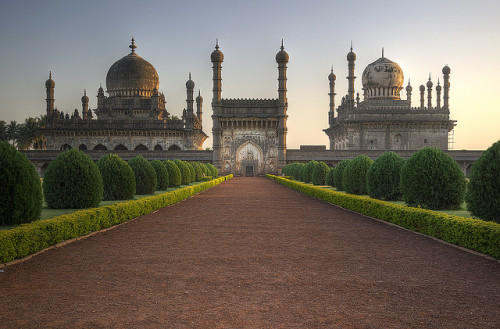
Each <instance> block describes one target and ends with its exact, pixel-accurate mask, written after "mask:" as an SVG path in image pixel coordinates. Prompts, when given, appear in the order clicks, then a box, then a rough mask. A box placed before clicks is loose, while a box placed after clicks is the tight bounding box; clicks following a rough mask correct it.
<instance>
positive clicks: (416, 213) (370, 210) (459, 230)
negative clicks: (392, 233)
mask: <svg viewBox="0 0 500 329" xmlns="http://www.w3.org/2000/svg"><path fill="white" fill-rule="evenodd" d="M267 177H268V178H271V179H273V180H275V181H276V182H278V183H280V184H282V185H285V186H288V187H290V188H293V189H295V190H297V191H300V192H302V193H304V194H306V195H309V196H312V197H314V198H317V199H320V200H323V201H326V202H329V203H332V204H335V205H338V206H340V207H342V208H345V209H349V210H353V211H356V212H358V213H361V214H364V215H367V216H370V217H374V218H378V219H381V220H384V221H387V222H391V223H394V224H396V225H399V226H402V227H405V228H407V229H410V230H412V231H415V232H419V233H422V234H426V235H429V236H432V237H435V238H438V239H441V240H444V241H446V242H449V243H452V244H455V245H458V246H461V247H465V248H469V249H472V250H476V251H479V252H481V253H484V254H487V255H490V256H493V257H495V258H497V259H500V224H497V223H494V222H487V221H483V220H479V219H474V218H464V217H459V216H453V215H448V214H445V213H441V212H438V211H432V210H426V209H420V208H412V207H407V206H402V205H396V204H392V203H389V202H385V201H381V200H376V199H371V198H367V197H361V196H357V195H352V194H346V193H340V192H336V191H333V190H330V189H325V188H322V187H316V186H311V185H308V184H304V183H301V182H296V181H290V180H287V179H284V178H282V177H277V176H273V175H267Z"/></svg>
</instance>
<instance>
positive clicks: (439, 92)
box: [436, 78, 441, 110]
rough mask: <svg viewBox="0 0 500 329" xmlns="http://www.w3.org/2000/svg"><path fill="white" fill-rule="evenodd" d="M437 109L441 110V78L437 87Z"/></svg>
mask: <svg viewBox="0 0 500 329" xmlns="http://www.w3.org/2000/svg"><path fill="white" fill-rule="evenodd" d="M436 108H437V109H438V110H439V109H441V85H440V84H439V78H438V84H437V86H436Z"/></svg>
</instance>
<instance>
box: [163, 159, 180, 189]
mask: <svg viewBox="0 0 500 329" xmlns="http://www.w3.org/2000/svg"><path fill="white" fill-rule="evenodd" d="M165 166H166V167H167V171H168V180H169V182H168V186H171V187H179V186H181V183H182V174H181V170H180V169H179V167H177V165H176V164H175V162H173V161H172V160H167V161H165Z"/></svg>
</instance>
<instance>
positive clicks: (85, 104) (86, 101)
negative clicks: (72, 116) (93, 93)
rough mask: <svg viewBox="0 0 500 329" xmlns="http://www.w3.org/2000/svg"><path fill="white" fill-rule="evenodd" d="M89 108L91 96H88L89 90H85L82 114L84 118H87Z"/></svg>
mask: <svg viewBox="0 0 500 329" xmlns="http://www.w3.org/2000/svg"><path fill="white" fill-rule="evenodd" d="M88 110H89V97H88V96H87V90H86V89H84V90H83V96H82V116H83V120H87V113H88Z"/></svg>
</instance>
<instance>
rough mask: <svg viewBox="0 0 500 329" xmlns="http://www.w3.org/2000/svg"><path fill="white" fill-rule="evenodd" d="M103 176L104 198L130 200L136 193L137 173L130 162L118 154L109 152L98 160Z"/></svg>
mask: <svg viewBox="0 0 500 329" xmlns="http://www.w3.org/2000/svg"><path fill="white" fill-rule="evenodd" d="M97 167H98V168H99V171H100V173H101V176H102V181H103V186H104V192H103V200H128V199H133V198H134V195H135V188H136V184H135V175H134V171H133V170H132V168H131V167H130V166H129V164H128V163H127V162H126V161H125V160H122V159H121V158H120V157H119V156H118V155H116V154H108V155H105V156H103V157H102V158H100V159H99V161H97Z"/></svg>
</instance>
